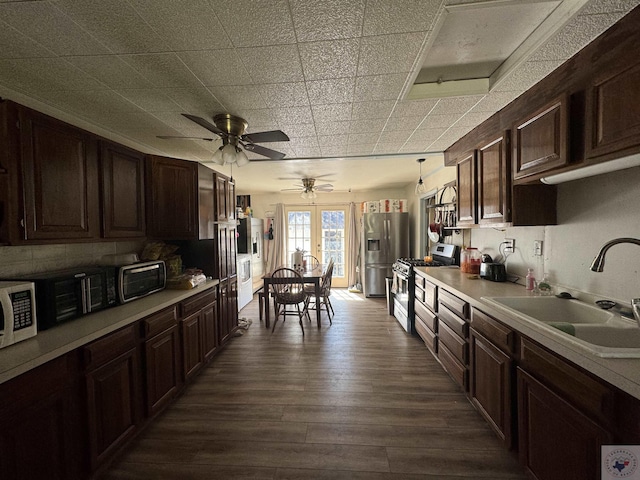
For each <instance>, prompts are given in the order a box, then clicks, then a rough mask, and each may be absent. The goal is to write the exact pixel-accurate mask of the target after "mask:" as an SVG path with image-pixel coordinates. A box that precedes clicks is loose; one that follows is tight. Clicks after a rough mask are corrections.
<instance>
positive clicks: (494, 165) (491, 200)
mask: <svg viewBox="0 0 640 480" xmlns="http://www.w3.org/2000/svg"><path fill="white" fill-rule="evenodd" d="M477 168H478V175H477V181H478V223H479V224H494V223H505V222H509V221H511V165H510V161H509V132H508V131H506V132H504V133H503V134H501V135H499V136H498V137H496V138H493V139H491V140H490V141H488V142H487V143H486V145H484V146H481V147H480V148H478V160H477Z"/></svg>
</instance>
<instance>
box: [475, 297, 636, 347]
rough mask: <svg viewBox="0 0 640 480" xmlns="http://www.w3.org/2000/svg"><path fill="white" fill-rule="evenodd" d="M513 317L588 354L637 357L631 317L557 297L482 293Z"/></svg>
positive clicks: (487, 299)
mask: <svg viewBox="0 0 640 480" xmlns="http://www.w3.org/2000/svg"><path fill="white" fill-rule="evenodd" d="M482 300H484V301H486V302H487V303H488V304H490V305H493V306H494V307H497V308H498V309H500V310H503V311H504V312H506V313H508V314H510V315H511V316H512V317H513V318H515V319H518V320H520V321H524V322H526V323H528V324H529V325H530V326H533V327H537V328H539V330H540V331H545V332H547V333H550V334H552V335H554V336H556V337H557V338H561V339H563V340H564V341H565V342H566V343H568V344H571V345H574V346H577V347H578V348H580V349H581V350H585V351H587V352H589V353H590V354H592V355H596V356H599V357H611V358H640V328H639V327H638V324H637V322H636V321H635V320H633V319H628V318H624V317H621V316H620V315H619V314H618V313H616V312H613V311H610V310H602V309H601V308H599V307H597V306H595V305H591V304H588V303H585V302H582V301H580V300H578V299H562V298H557V297H542V296H539V297H534V296H528V297H482Z"/></svg>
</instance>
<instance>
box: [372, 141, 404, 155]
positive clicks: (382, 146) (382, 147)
mask: <svg viewBox="0 0 640 480" xmlns="http://www.w3.org/2000/svg"><path fill="white" fill-rule="evenodd" d="M402 145H403V142H402V141H400V140H398V141H397V142H385V143H382V142H380V143H377V144H376V146H375V148H374V149H373V153H377V154H389V153H397V152H398V150H400V147H402Z"/></svg>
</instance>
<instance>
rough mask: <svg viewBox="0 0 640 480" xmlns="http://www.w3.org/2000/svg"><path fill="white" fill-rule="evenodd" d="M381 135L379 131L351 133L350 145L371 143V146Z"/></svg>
mask: <svg viewBox="0 0 640 480" xmlns="http://www.w3.org/2000/svg"><path fill="white" fill-rule="evenodd" d="M379 136H380V135H379V134H378V133H377V132H374V133H350V134H349V145H366V144H371V148H373V145H375V143H376V142H377V141H378V137H379Z"/></svg>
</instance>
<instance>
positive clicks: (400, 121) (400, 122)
mask: <svg viewBox="0 0 640 480" xmlns="http://www.w3.org/2000/svg"><path fill="white" fill-rule="evenodd" d="M423 120H424V117H398V118H390V119H389V121H388V122H387V124H386V125H385V127H384V130H385V132H399V131H402V132H407V131H408V132H409V133H411V132H413V131H414V130H415V129H416V128H418V127H419V126H420V124H421V123H422V121H423Z"/></svg>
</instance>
